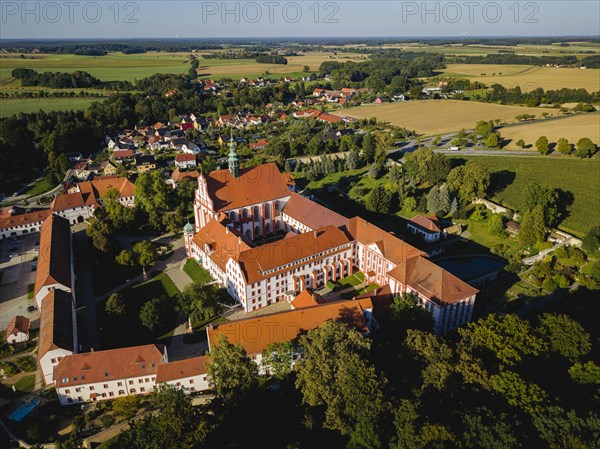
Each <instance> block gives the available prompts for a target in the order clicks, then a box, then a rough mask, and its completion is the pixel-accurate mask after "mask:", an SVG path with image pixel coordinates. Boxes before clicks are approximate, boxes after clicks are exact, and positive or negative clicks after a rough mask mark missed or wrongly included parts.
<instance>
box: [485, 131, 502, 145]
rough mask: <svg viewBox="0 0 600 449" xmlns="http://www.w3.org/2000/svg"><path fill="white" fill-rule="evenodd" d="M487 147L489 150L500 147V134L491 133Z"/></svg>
mask: <svg viewBox="0 0 600 449" xmlns="http://www.w3.org/2000/svg"><path fill="white" fill-rule="evenodd" d="M485 146H486V147H488V148H498V147H500V135H499V134H498V133H491V134H490V135H489V136H487V138H486V139H485Z"/></svg>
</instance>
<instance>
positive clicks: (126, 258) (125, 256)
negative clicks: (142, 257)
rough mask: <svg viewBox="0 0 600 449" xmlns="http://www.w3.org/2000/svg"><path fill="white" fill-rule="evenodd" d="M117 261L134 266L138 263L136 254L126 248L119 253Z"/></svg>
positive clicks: (127, 265) (120, 263)
mask: <svg viewBox="0 0 600 449" xmlns="http://www.w3.org/2000/svg"><path fill="white" fill-rule="evenodd" d="M115 261H116V262H117V263H118V264H119V265H123V266H126V267H133V266H135V264H136V260H135V256H134V254H133V253H132V252H131V251H128V250H126V249H124V250H121V252H120V253H119V254H117V257H115Z"/></svg>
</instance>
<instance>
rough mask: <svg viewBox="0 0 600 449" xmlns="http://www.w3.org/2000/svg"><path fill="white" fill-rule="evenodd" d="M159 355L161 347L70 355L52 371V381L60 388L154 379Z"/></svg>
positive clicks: (160, 357)
mask: <svg viewBox="0 0 600 449" xmlns="http://www.w3.org/2000/svg"><path fill="white" fill-rule="evenodd" d="M163 353H164V346H163V345H144V346H131V347H128V348H121V349H109V350H105V351H95V352H86V353H83V354H73V355H71V356H68V357H64V358H62V359H61V361H60V362H59V364H58V366H57V367H56V368H55V369H54V379H55V381H56V386H57V387H59V388H62V387H67V386H77V385H85V384H90V383H97V382H104V381H110V380H118V379H131V378H135V377H144V376H154V375H156V373H157V371H158V367H159V366H160V365H161V364H162V363H163ZM75 379H76V380H75ZM123 389H125V387H123Z"/></svg>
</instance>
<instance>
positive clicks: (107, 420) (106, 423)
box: [100, 415, 115, 429]
mask: <svg viewBox="0 0 600 449" xmlns="http://www.w3.org/2000/svg"><path fill="white" fill-rule="evenodd" d="M100 422H101V423H102V427H104V428H105V429H108V428H109V427H110V426H112V425H113V424H114V423H115V418H113V417H112V416H111V415H104V416H102V418H100Z"/></svg>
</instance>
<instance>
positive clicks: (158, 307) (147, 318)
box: [140, 296, 166, 332]
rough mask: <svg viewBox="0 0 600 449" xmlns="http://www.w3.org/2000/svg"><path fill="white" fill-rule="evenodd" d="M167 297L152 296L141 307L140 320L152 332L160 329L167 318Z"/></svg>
mask: <svg viewBox="0 0 600 449" xmlns="http://www.w3.org/2000/svg"><path fill="white" fill-rule="evenodd" d="M165 302H166V298H165V297H162V296H161V297H159V298H152V299H151V300H150V301H148V302H146V303H145V304H144V305H143V306H142V308H141V309H140V321H141V322H142V324H143V325H144V326H145V327H146V328H147V329H148V330H149V331H151V332H153V331H155V330H156V329H159V328H160V327H161V326H162V325H163V324H164V319H165Z"/></svg>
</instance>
